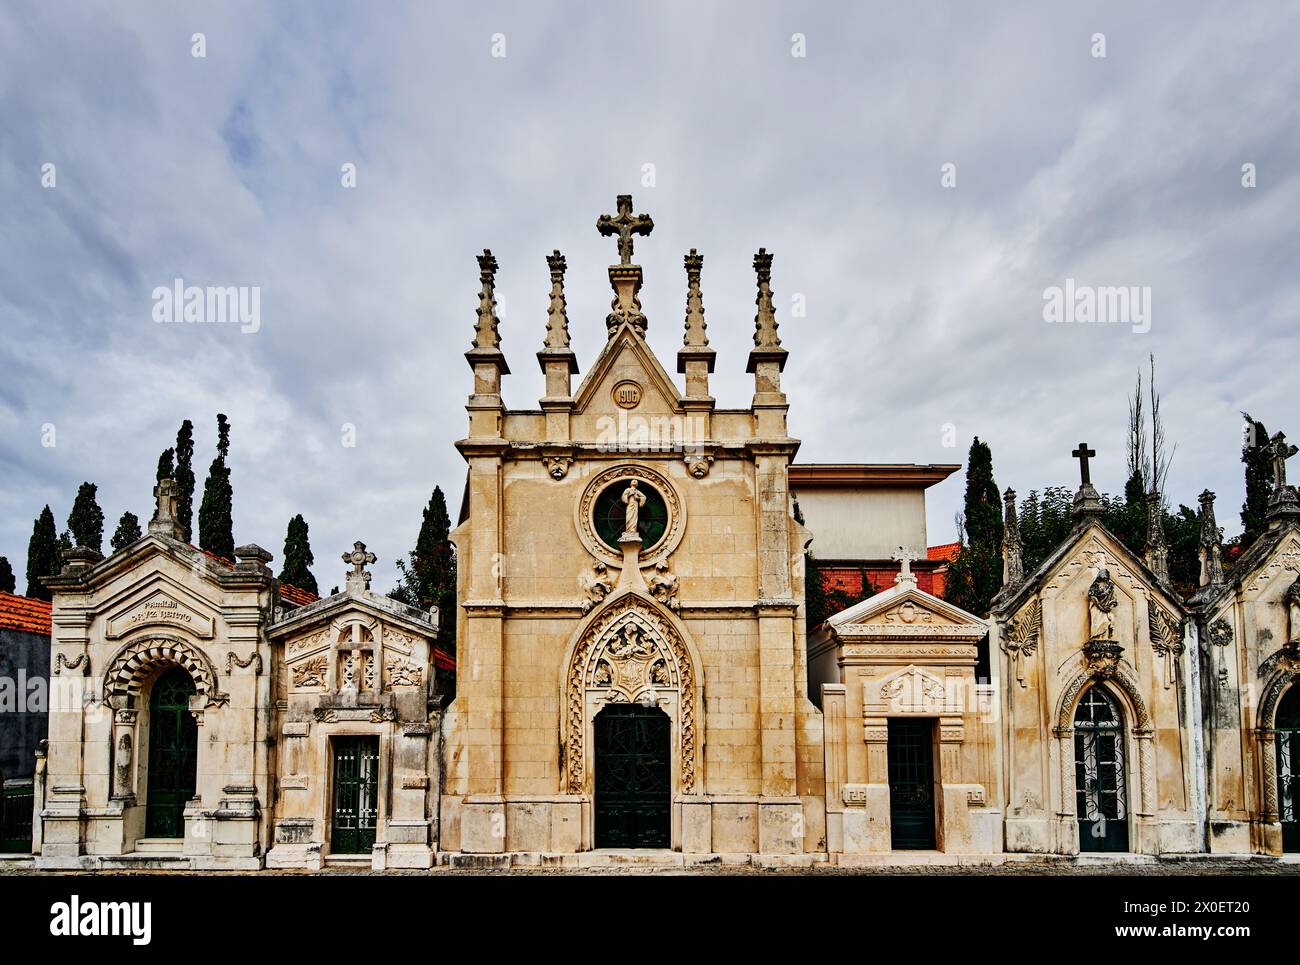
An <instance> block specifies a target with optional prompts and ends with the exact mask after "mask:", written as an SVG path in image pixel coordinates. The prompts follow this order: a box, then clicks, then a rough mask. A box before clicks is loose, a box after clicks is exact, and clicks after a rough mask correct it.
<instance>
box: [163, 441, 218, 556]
mask: <svg viewBox="0 0 1300 965" xmlns="http://www.w3.org/2000/svg"><path fill="white" fill-rule="evenodd" d="M219 418H220V419H222V420H224V419H225V416H220V417H219ZM173 478H174V479H175V480H176V518H177V520H179V521H180V526H181V539H183V540H184V541H185V542H187V543H192V542H194V423H193V422H191V421H190V420H189V419H186V420H185V421H184V422H182V423H181V427H180V430H179V431H178V432H177V433H176V470H175V476H174V477H173ZM232 549H233V547H232Z"/></svg>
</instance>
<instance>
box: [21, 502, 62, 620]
mask: <svg viewBox="0 0 1300 965" xmlns="http://www.w3.org/2000/svg"><path fill="white" fill-rule="evenodd" d="M58 571H59V534H58V532H57V531H56V530H55V528H54V514H53V513H52V512H50V507H49V506H46V507H45V508H44V509H42V510H41V514H40V515H39V516H37V517H36V522H35V523H33V524H32V538H31V540H30V541H29V542H28V543H27V595H28V596H30V597H31V598H32V599H35V600H50V599H53V598H54V594H53V593H51V592H50V591H49V590H47V589H46V588H45V586H44V585H43V584H42V583H41V577H43V576H53V575H54V574H55V573H57V572H58Z"/></svg>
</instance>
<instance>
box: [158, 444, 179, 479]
mask: <svg viewBox="0 0 1300 965" xmlns="http://www.w3.org/2000/svg"><path fill="white" fill-rule="evenodd" d="M175 478H176V450H175V449H172V448H170V447H169V448H167V449H164V450H163V451H162V454H161V455H159V456H158V472H157V474H156V475H155V476H154V480H155V481H156V482H162V481H163V480H164V479H175Z"/></svg>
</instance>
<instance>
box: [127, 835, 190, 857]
mask: <svg viewBox="0 0 1300 965" xmlns="http://www.w3.org/2000/svg"><path fill="white" fill-rule="evenodd" d="M184 846H185V842H184V841H183V840H181V839H180V838H136V841H135V850H136V852H137V853H144V854H180V853H181V851H182V850H183V849H184Z"/></svg>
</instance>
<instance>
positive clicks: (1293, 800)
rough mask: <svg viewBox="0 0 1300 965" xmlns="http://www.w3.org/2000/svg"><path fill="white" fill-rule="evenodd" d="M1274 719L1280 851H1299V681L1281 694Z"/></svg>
mask: <svg viewBox="0 0 1300 965" xmlns="http://www.w3.org/2000/svg"><path fill="white" fill-rule="evenodd" d="M1275 720H1276V723H1275V728H1276V731H1277V735H1276V737H1275V738H1274V740H1275V742H1276V743H1277V812H1278V818H1279V820H1280V821H1281V822H1282V850H1283V851H1300V813H1297V812H1300V684H1293V685H1292V686H1291V689H1290V690H1288V691H1287V692H1286V693H1285V694H1284V695H1283V697H1282V703H1281V704H1279V705H1278V708H1277V717H1276V718H1275Z"/></svg>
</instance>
